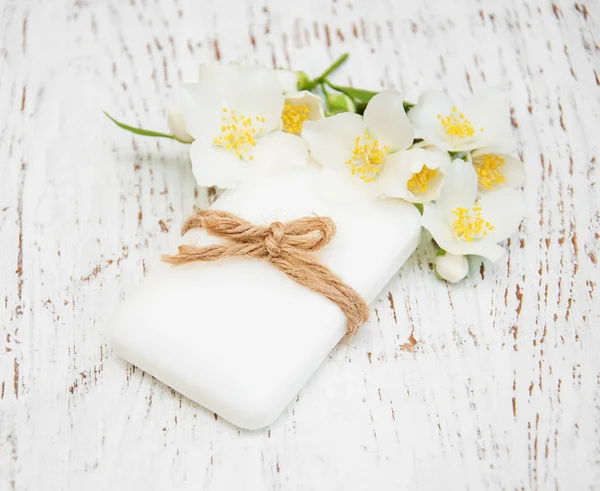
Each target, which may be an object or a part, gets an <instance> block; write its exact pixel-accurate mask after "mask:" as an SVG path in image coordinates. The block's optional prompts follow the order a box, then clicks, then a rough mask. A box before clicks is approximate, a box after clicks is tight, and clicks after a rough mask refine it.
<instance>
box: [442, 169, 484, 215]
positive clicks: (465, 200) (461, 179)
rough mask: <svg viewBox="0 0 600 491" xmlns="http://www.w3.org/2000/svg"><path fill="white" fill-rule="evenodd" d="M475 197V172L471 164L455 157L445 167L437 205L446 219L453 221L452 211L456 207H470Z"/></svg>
mask: <svg viewBox="0 0 600 491" xmlns="http://www.w3.org/2000/svg"><path fill="white" fill-rule="evenodd" d="M476 198H477V173H476V172H475V169H474V168H473V164H471V163H469V162H465V161H464V160H461V159H455V160H453V161H452V163H451V164H450V165H449V166H448V167H447V169H446V175H445V177H444V184H443V186H442V189H441V190H440V193H439V197H438V199H437V205H438V206H439V207H440V210H441V211H442V213H443V214H444V218H445V220H446V221H448V222H450V221H453V215H452V211H453V210H454V209H456V208H457V207H459V206H460V207H463V208H471V207H472V206H473V203H474V202H475V199H476Z"/></svg>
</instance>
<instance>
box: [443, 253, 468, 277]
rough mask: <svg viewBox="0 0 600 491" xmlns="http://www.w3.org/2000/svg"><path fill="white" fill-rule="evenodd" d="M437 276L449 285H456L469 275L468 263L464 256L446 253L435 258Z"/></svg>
mask: <svg viewBox="0 0 600 491" xmlns="http://www.w3.org/2000/svg"><path fill="white" fill-rule="evenodd" d="M435 270H436V271H437V274H439V275H440V277H442V278H443V279H445V280H446V281H448V282H450V283H458V282H459V281H461V280H463V279H464V278H465V276H467V274H468V273H469V261H467V258H466V257H465V256H459V255H456V254H451V253H449V252H447V253H446V254H443V255H441V256H437V257H436V258H435Z"/></svg>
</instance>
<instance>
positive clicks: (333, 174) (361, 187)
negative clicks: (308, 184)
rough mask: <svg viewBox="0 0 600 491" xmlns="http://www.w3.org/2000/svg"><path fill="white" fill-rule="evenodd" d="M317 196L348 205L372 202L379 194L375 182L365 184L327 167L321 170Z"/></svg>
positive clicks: (341, 171) (347, 173)
mask: <svg viewBox="0 0 600 491" xmlns="http://www.w3.org/2000/svg"><path fill="white" fill-rule="evenodd" d="M318 186H319V194H320V195H321V196H323V197H324V198H326V199H328V200H330V201H333V202H338V203H350V202H353V201H356V200H374V199H376V198H377V196H378V194H379V187H378V186H377V184H376V183H375V182H370V183H365V182H363V181H361V180H360V179H357V178H356V177H355V176H353V175H352V174H350V173H349V172H344V171H343V170H334V169H330V168H328V167H323V168H322V169H321V175H320V178H319V184H318Z"/></svg>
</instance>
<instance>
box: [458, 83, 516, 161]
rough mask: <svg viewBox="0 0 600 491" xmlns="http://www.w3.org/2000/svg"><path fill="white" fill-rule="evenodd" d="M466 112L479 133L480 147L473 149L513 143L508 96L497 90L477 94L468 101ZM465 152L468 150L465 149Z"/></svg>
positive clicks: (490, 89) (492, 89)
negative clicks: (481, 129) (481, 130)
mask: <svg viewBox="0 0 600 491" xmlns="http://www.w3.org/2000/svg"><path fill="white" fill-rule="evenodd" d="M464 112H465V114H466V115H467V116H468V117H469V119H470V120H471V122H472V123H473V126H474V127H475V129H476V131H479V130H480V128H483V129H484V131H483V132H481V133H478V135H479V138H478V145H477V146H476V147H471V148H481V147H483V146H488V145H499V144H504V145H509V144H511V143H512V140H513V136H512V128H511V123H510V105H509V102H508V97H507V95H506V94H505V93H504V92H502V91H500V90H498V89H495V88H489V89H487V90H486V91H484V92H480V93H479V94H475V95H474V96H473V97H471V99H469V100H468V101H466V103H465V105H464ZM465 150H467V149H466V148H465Z"/></svg>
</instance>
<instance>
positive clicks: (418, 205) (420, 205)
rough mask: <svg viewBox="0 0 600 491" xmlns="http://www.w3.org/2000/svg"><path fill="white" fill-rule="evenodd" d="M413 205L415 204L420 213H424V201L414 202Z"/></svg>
mask: <svg viewBox="0 0 600 491" xmlns="http://www.w3.org/2000/svg"><path fill="white" fill-rule="evenodd" d="M413 205H415V208H416V209H417V210H419V213H420V214H421V215H422V214H423V203H413Z"/></svg>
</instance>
